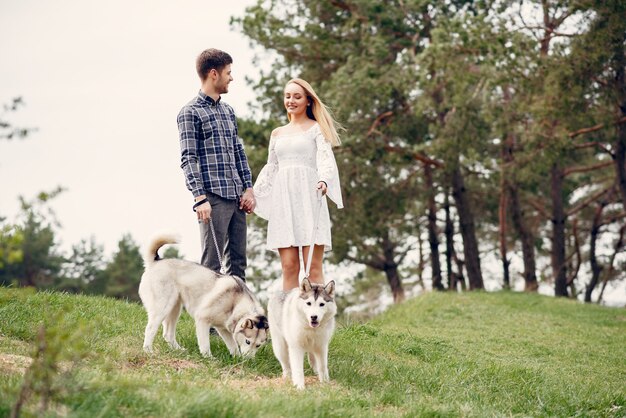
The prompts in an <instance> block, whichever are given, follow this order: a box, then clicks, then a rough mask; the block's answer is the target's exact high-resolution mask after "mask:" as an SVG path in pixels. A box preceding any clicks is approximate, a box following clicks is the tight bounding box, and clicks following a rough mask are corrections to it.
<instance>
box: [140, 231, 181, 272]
mask: <svg viewBox="0 0 626 418" xmlns="http://www.w3.org/2000/svg"><path fill="white" fill-rule="evenodd" d="M176 243H178V239H177V238H176V237H175V236H174V235H165V234H163V235H158V236H156V237H154V238H153V239H152V241H150V245H148V248H147V249H146V252H145V253H144V255H143V261H144V263H145V265H146V267H148V266H149V265H151V264H152V263H154V262H155V261H159V260H160V259H161V258H160V257H159V248H161V247H162V246H164V245H165V244H176Z"/></svg>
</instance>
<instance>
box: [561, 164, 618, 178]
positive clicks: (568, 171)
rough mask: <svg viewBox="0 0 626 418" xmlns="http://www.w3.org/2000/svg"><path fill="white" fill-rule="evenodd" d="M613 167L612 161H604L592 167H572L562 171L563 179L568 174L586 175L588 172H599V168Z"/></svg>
mask: <svg viewBox="0 0 626 418" xmlns="http://www.w3.org/2000/svg"><path fill="white" fill-rule="evenodd" d="M611 165H613V161H605V162H603V163H598V164H594V165H589V166H586V167H572V168H567V169H565V170H564V171H563V177H567V176H568V175H570V174H574V173H587V172H589V171H594V170H599V169H601V168H604V167H608V166H611Z"/></svg>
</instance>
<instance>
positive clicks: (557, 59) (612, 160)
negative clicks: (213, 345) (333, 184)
mask: <svg viewBox="0 0 626 418" xmlns="http://www.w3.org/2000/svg"><path fill="white" fill-rule="evenodd" d="M625 17H626V4H624V2H621V1H616V0H615V1H547V0H544V1H515V2H513V1H442V2H426V1H401V0H398V1H391V2H380V1H367V0H362V1H314V0H307V1H259V2H258V3H256V4H251V5H249V6H248V7H247V8H246V10H245V13H241V14H238V15H235V17H234V18H233V19H232V21H231V26H232V28H233V29H234V30H235V31H237V32H239V33H242V34H244V35H245V36H246V37H247V39H248V40H249V41H250V42H251V47H250V49H251V50H254V51H261V52H259V53H258V54H257V55H258V58H257V60H256V61H255V60H251V62H252V63H253V64H254V65H255V66H256V71H257V73H256V76H255V77H253V78H250V79H249V80H248V83H249V85H250V86H252V88H253V91H254V95H255V97H256V99H255V100H254V101H253V103H254V105H253V106H252V107H251V109H252V111H251V112H250V114H248V115H245V116H244V117H242V118H241V119H240V136H241V137H242V138H244V142H245V145H246V151H247V153H248V155H249V158H250V164H251V167H252V170H253V173H254V174H257V173H258V172H259V171H260V169H261V167H262V166H263V164H264V162H265V159H266V157H267V144H268V138H269V133H270V132H271V130H272V129H273V127H275V126H277V125H278V124H282V123H285V116H284V111H283V110H282V94H281V92H282V88H283V86H284V83H285V82H286V81H287V80H288V79H289V78H291V77H293V76H300V77H302V78H305V79H306V80H308V81H309V82H311V83H312V85H313V86H314V87H315V88H316V90H317V91H318V93H319V94H320V95H321V96H322V98H323V99H324V100H325V102H326V103H327V104H328V105H329V106H330V107H331V108H332V109H333V111H334V114H335V116H336V118H337V119H338V120H339V121H340V122H341V123H342V124H343V125H344V127H345V128H346V130H345V132H343V135H342V140H343V144H342V146H341V147H339V148H337V149H336V150H335V151H336V153H335V155H336V157H337V161H338V165H339V169H340V173H341V177H342V182H343V193H344V199H345V203H346V208H345V209H344V210H340V211H338V210H332V211H331V216H332V219H333V244H334V249H333V252H332V254H331V255H330V257H329V258H328V260H327V265H326V269H327V276H328V275H333V277H341V282H342V286H343V287H342V289H341V290H342V291H341V292H340V293H341V294H342V297H343V300H342V304H343V306H344V307H345V306H351V307H352V309H355V308H354V307H358V309H361V310H362V311H364V312H368V313H370V314H371V313H376V311H377V309H380V307H384V306H385V305H386V304H387V303H389V302H391V301H393V302H401V301H402V300H404V299H405V298H406V297H410V296H412V295H415V294H418V293H419V292H421V291H423V290H430V289H436V290H446V289H448V290H479V289H485V288H487V289H488V290H495V289H501V288H505V289H506V288H513V289H516V290H524V291H528V292H536V291H538V290H541V291H542V292H543V293H548V292H549V293H551V294H553V295H555V296H562V297H570V298H578V299H580V300H585V301H588V302H592V301H593V302H601V301H603V300H606V298H607V295H609V294H610V295H612V298H611V301H612V303H613V304H619V305H624V304H626V294H625V291H624V282H625V280H624V279H625V275H624V265H625V263H626V257H625V253H624V230H625V228H626V223H625V222H624V216H625V214H626V210H625V209H626V164H625V161H626V77H625V67H626V55H625V42H626V19H625ZM206 42H207V40H204V43H206ZM206 46H209V45H206ZM223 49H227V48H223ZM242 84H243V83H242ZM189 91H190V92H192V91H193V90H189ZM183 103H184V101H182V102H181V103H180V104H179V103H176V106H179V105H182V104H183ZM21 104H22V99H20V98H19V97H18V98H16V99H14V100H13V101H12V102H7V104H6V106H5V112H4V113H3V114H2V115H1V116H0V118H1V119H0V122H2V123H1V125H0V126H1V129H2V131H1V135H2V139H0V141H2V142H3V143H4V142H11V143H18V141H19V142H20V143H21V142H29V141H32V142H35V141H37V136H38V132H37V131H36V130H32V129H29V128H28V127H26V128H23V127H22V125H19V124H17V123H16V122H15V119H14V117H15V115H17V114H19V113H20V112H22V111H23V109H24V107H21ZM149 111H150V108H146V110H145V112H146V114H145V115H143V117H145V118H148V117H149V115H148V113H149ZM109 123H113V124H114V123H115V121H114V120H112V121H110V122H109ZM131 140H132V138H129V139H127V141H131ZM166 140H168V141H169V142H171V138H166ZM120 152H122V151H121V150H120ZM138 155H139V157H137V155H134V158H141V153H138ZM32 164H35V165H36V164H37V162H36V161H32ZM129 167H130V168H132V166H129ZM121 168H122V169H123V168H128V167H126V166H123V165H122V166H121ZM153 169H154V170H155V171H153V172H148V173H146V174H147V175H148V177H150V176H151V175H152V176H154V177H155V178H158V175H159V171H158V170H159V169H158V168H155V167H153ZM129 170H130V169H129ZM122 173H123V174H124V178H125V179H126V181H128V182H132V181H133V180H132V179H133V175H134V173H133V172H132V171H126V172H124V170H122ZM179 175H180V176H181V178H182V174H180V173H179ZM142 179H143V178H142ZM178 186H179V187H178V188H179V189H180V188H184V186H182V180H181V183H180V184H178ZM70 192H71V191H64V188H63V185H61V186H60V187H54V188H50V189H48V190H43V191H42V192H41V193H40V194H38V195H37V196H26V197H24V196H20V197H19V198H18V199H17V200H18V202H19V210H18V211H17V214H16V216H15V217H14V218H12V219H9V218H8V217H3V218H2V220H1V223H0V283H2V284H3V285H14V286H34V287H36V288H39V289H59V290H65V291H69V292H85V293H95V294H105V295H109V296H114V297H121V298H129V299H131V300H137V293H136V291H137V285H138V281H139V278H140V276H141V272H142V270H143V264H142V260H141V256H140V252H141V251H140V246H139V245H138V244H137V242H136V240H135V238H134V237H133V236H132V235H131V234H123V235H122V238H121V239H120V240H119V241H118V245H117V248H116V249H114V251H113V252H112V255H111V256H110V257H108V256H107V255H105V251H104V247H103V245H102V244H100V243H99V242H98V240H97V237H96V236H92V237H90V238H87V239H82V240H80V242H78V243H77V244H73V245H72V246H71V250H63V249H62V248H61V246H60V244H59V235H60V234H61V231H62V223H63V219H57V217H56V215H55V212H54V210H53V209H54V202H55V200H57V199H60V198H62V197H63V195H64V194H67V193H70ZM168 193H169V191H168V192H167V193H166V194H168ZM116 198H117V196H116V195H115V194H114V193H113V194H111V195H110V196H102V202H101V203H98V204H102V205H106V203H105V202H106V201H109V200H115V199H116ZM153 198H154V195H152V194H150V195H148V194H146V195H142V193H141V192H139V193H137V195H136V196H134V198H133V201H132V203H131V202H128V203H127V204H126V206H131V205H137V204H138V202H146V201H150V200H151V199H153ZM2 199H3V200H5V199H7V196H6V195H4V193H3V196H2ZM159 199H165V197H158V196H157V199H156V203H155V204H158V203H159ZM92 204H94V201H93V200H89V199H88V200H86V201H85V200H80V199H79V203H77V205H78V206H81V205H82V206H83V207H84V211H86V212H89V205H92ZM184 207H185V208H186V206H184ZM0 215H2V214H0ZM175 216H177V217H182V216H183V215H182V214H181V213H179V214H177V215H175ZM153 223H154V224H155V228H154V229H158V228H160V227H161V226H162V225H159V226H157V225H158V219H155V220H153ZM249 225H250V243H249V247H250V264H251V274H250V277H251V278H252V279H251V284H252V285H253V286H254V287H255V288H256V289H257V290H260V291H263V290H266V289H267V288H268V286H270V284H271V282H272V281H273V280H274V279H276V278H277V277H278V276H279V274H280V273H279V269H278V263H277V259H276V257H275V255H273V254H272V253H267V252H265V251H264V248H263V247H264V246H263V240H264V229H265V225H264V224H263V222H262V221H261V220H259V219H258V218H256V217H251V218H249ZM117 232H118V233H120V232H121V231H119V230H118V231H117ZM140 241H141V242H142V244H144V242H143V241H144V240H143V239H141V240H140ZM166 255H167V256H173V257H178V256H180V254H179V252H178V251H177V250H176V248H169V249H168V250H167V254H166Z"/></svg>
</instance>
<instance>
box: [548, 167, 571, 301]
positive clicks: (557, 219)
mask: <svg viewBox="0 0 626 418" xmlns="http://www.w3.org/2000/svg"><path fill="white" fill-rule="evenodd" d="M550 179H551V197H552V254H551V255H552V274H553V276H554V294H555V296H567V271H566V268H565V262H566V260H565V220H566V219H565V211H564V209H563V170H562V168H561V167H560V166H559V165H558V163H554V164H552V168H551V169H550Z"/></svg>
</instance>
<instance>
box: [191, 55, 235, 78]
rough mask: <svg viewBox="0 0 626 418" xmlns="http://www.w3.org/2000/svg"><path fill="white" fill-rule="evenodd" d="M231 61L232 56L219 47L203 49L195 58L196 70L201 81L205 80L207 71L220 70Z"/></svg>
mask: <svg viewBox="0 0 626 418" xmlns="http://www.w3.org/2000/svg"><path fill="white" fill-rule="evenodd" d="M232 63H233V58H232V57H231V56H230V55H228V54H227V53H226V52H224V51H220V50H219V49H215V48H209V49H205V50H204V51H202V52H201V53H200V55H198V58H197V59H196V71H197V72H198V76H199V77H200V79H201V80H202V81H204V80H206V78H207V77H208V75H209V71H211V70H213V69H215V70H216V71H217V72H218V73H219V72H221V71H222V70H223V69H224V67H226V66H227V65H228V64H232Z"/></svg>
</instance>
